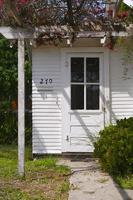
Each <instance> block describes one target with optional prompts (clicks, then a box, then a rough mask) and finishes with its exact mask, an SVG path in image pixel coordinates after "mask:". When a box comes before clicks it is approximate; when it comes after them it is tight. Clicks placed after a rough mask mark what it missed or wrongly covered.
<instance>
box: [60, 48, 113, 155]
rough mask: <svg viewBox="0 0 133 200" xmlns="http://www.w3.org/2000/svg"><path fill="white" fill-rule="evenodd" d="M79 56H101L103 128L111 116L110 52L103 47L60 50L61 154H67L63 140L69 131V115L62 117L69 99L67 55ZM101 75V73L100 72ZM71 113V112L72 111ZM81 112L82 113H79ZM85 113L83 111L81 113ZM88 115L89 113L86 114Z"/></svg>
mask: <svg viewBox="0 0 133 200" xmlns="http://www.w3.org/2000/svg"><path fill="white" fill-rule="evenodd" d="M71 53H72V54H75V55H76V54H79V55H81V54H82V55H83V54H86V55H87V54H89V53H90V54H95V55H96V54H97V55H98V54H99V55H100V54H102V56H103V69H102V70H103V73H102V74H103V75H102V78H103V82H102V84H103V86H102V92H103V96H102V99H103V101H104V108H103V109H104V126H105V125H108V124H110V122H111V115H110V111H111V109H110V65H109V60H110V59H109V58H110V51H109V49H107V48H103V47H96V48H95V47H89V48H86V47H85V48H84V47H82V48H62V49H61V77H62V78H61V79H62V80H61V81H62V102H61V103H62V104H61V105H62V107H61V109H62V132H61V133H62V152H67V147H66V142H65V140H67V138H65V137H66V132H67V131H69V129H70V126H69V123H68V124H67V125H66V123H65V122H66V121H68V122H69V115H68V114H66V115H64V113H66V112H67V111H68V109H69V108H68V107H66V105H67V106H69V103H66V101H69V98H67V94H69V92H70V91H69V88H70V83H69V85H68V86H67V87H66V83H67V84H68V82H67V76H66V73H68V72H67V70H69V69H70V66H69V65H70V63H69V62H68V55H70V54H71ZM100 73H101V72H100ZM72 112H73V111H72ZM80 112H82V111H80ZM83 112H85V111H83ZM96 112H99V111H95V113H96ZM88 113H89V112H88Z"/></svg>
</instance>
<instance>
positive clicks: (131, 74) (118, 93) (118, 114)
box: [110, 49, 133, 123]
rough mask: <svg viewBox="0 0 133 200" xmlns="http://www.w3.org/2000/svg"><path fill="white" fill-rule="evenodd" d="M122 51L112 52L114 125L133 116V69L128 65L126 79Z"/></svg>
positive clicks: (111, 74) (112, 114)
mask: <svg viewBox="0 0 133 200" xmlns="http://www.w3.org/2000/svg"><path fill="white" fill-rule="evenodd" d="M123 56H124V53H122V50H120V49H119V51H117V52H115V51H112V52H111V57H110V72H111V73H110V78H111V109H112V113H111V116H112V118H111V119H112V123H115V121H116V120H117V119H121V118H125V117H126V118H128V117H132V116H133V69H132V66H131V65H128V66H126V67H128V72H127V75H126V76H125V77H124V75H123V72H124V67H125V66H123V65H122V58H123Z"/></svg>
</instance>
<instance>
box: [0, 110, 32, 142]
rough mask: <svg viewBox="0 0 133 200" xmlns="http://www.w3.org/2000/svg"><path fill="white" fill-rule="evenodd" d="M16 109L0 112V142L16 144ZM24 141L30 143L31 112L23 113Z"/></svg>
mask: <svg viewBox="0 0 133 200" xmlns="http://www.w3.org/2000/svg"><path fill="white" fill-rule="evenodd" d="M17 114H18V113H17V111H15V112H13V111H1V112H0V144H17V140H18V120H17ZM25 127H26V128H25V143H26V145H30V144H31V138H32V130H31V114H30V113H28V112H26V113H25Z"/></svg>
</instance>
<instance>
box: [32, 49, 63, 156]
mask: <svg viewBox="0 0 133 200" xmlns="http://www.w3.org/2000/svg"><path fill="white" fill-rule="evenodd" d="M32 59H33V68H32V102H33V103H32V113H33V114H32V124H33V126H32V130H33V137H32V140H33V154H44V153H49V154H50V153H61V121H62V116H61V78H60V77H61V74H60V73H61V68H60V51H59V49H56V48H53V49H52V48H36V49H34V50H33V57H32ZM41 79H44V80H45V79H52V84H51V85H50V84H40V81H41Z"/></svg>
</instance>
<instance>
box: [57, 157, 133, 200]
mask: <svg viewBox="0 0 133 200" xmlns="http://www.w3.org/2000/svg"><path fill="white" fill-rule="evenodd" d="M60 163H61V164H64V165H67V166H69V167H70V168H71V169H72V172H74V173H73V174H72V176H71V178H70V183H71V190H70V192H69V200H133V190H122V189H121V188H119V187H118V185H117V184H116V183H114V182H113V180H112V178H111V177H110V176H109V175H108V174H106V173H103V172H102V171H101V170H100V168H99V166H98V163H97V162H96V161H93V160H91V159H90V160H84V161H83V162H78V161H70V160H68V159H66V160H62V161H60Z"/></svg>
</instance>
